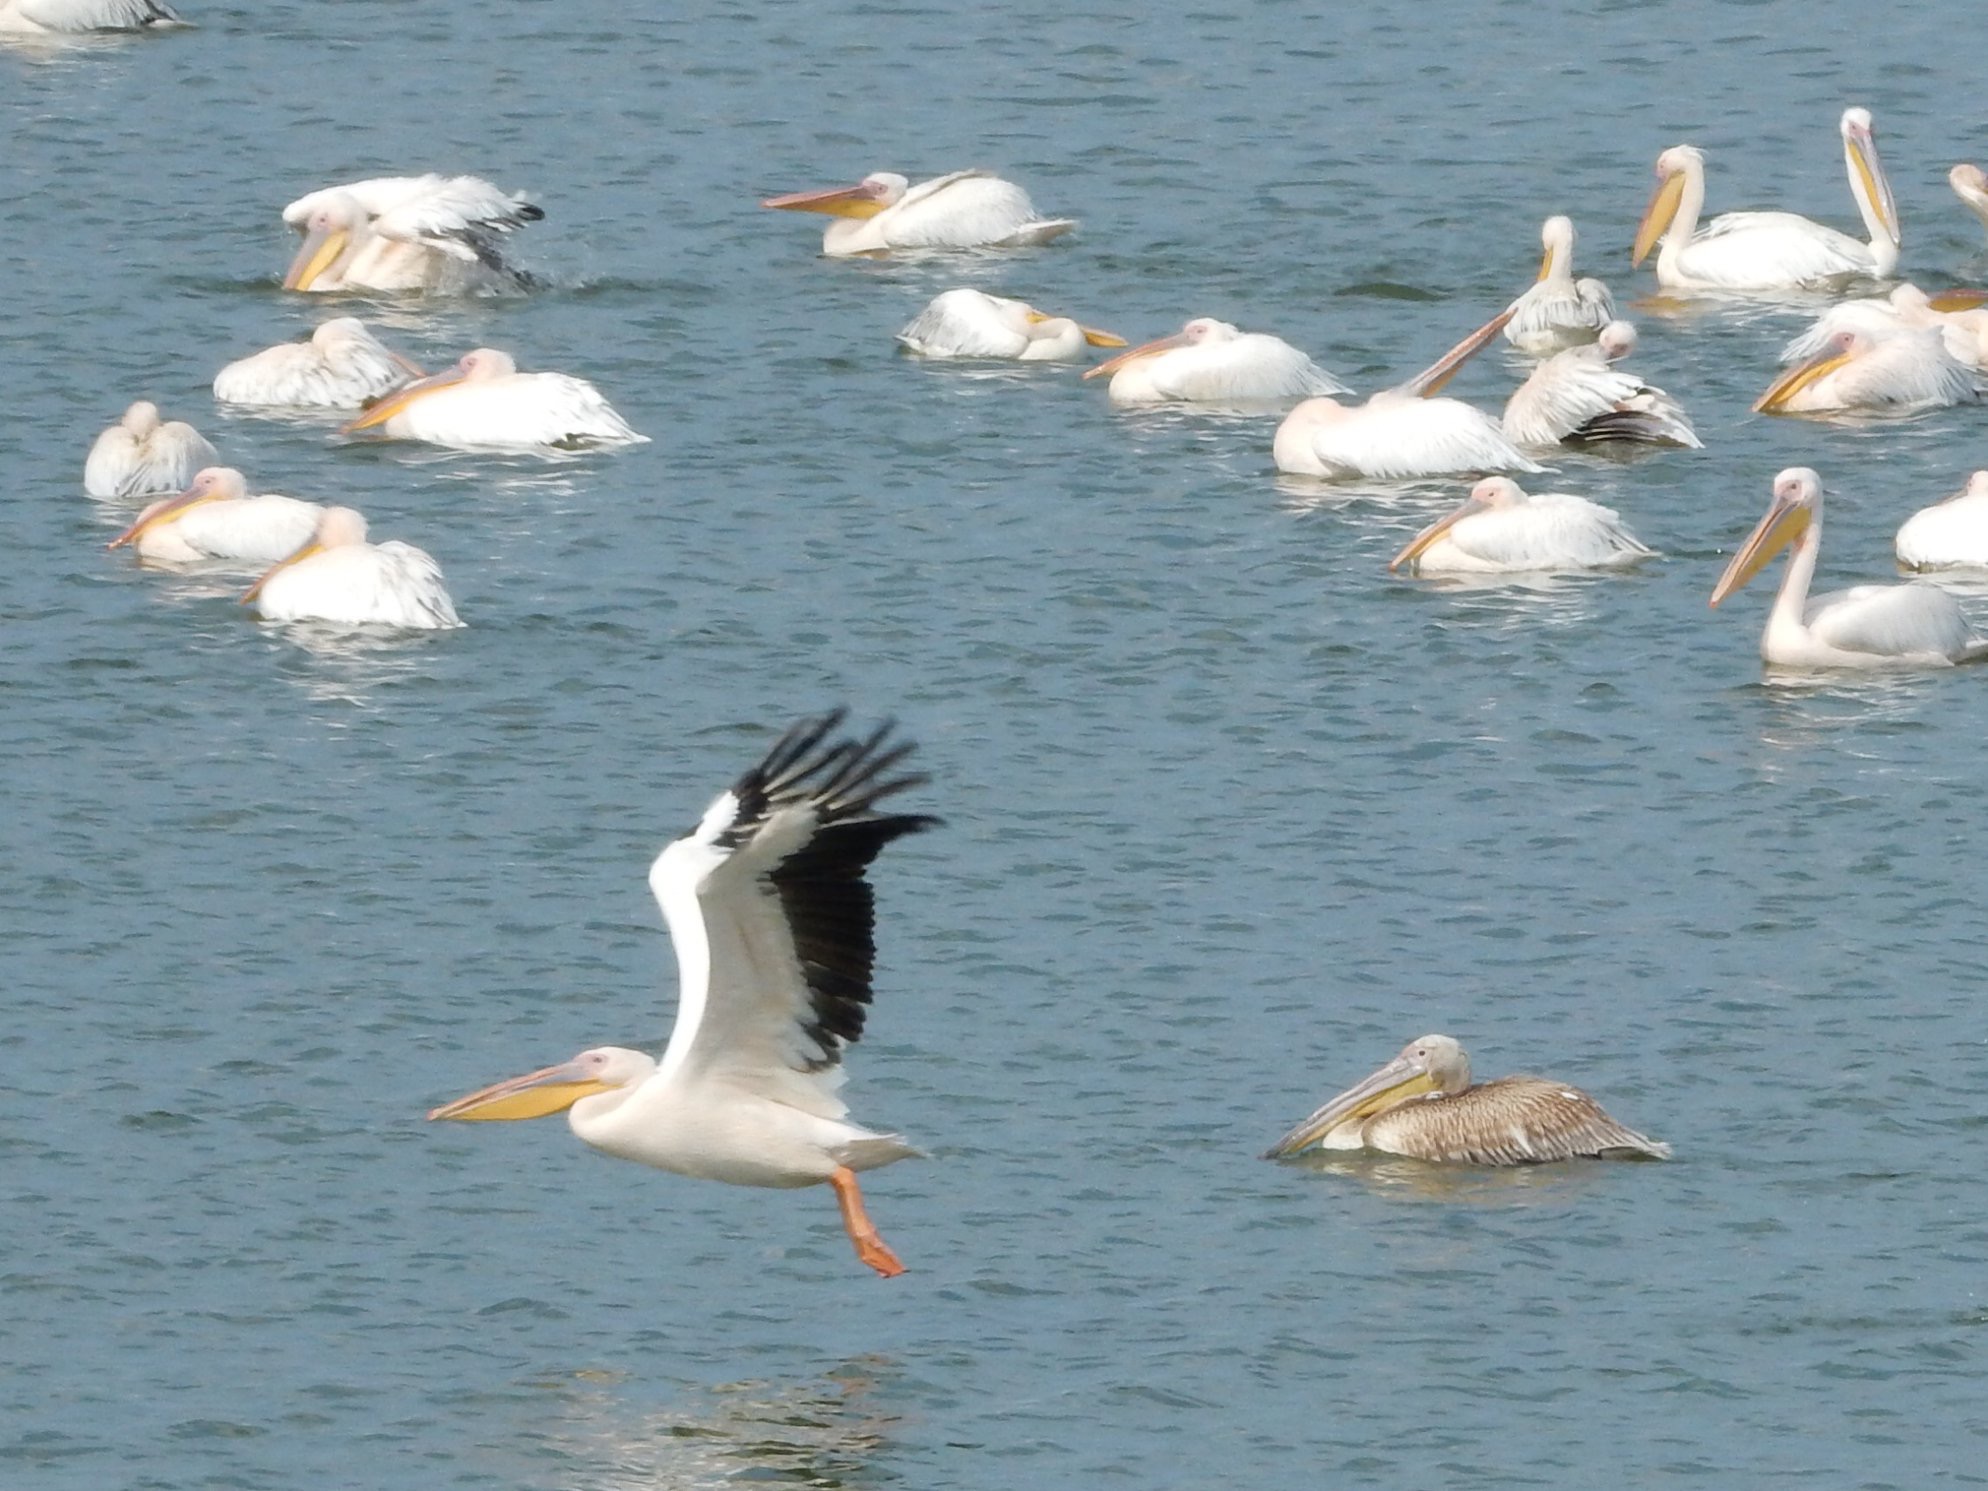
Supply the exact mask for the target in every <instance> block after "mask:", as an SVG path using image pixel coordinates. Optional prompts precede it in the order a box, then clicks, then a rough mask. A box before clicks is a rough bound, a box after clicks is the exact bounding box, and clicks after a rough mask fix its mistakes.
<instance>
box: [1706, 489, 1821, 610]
mask: <svg viewBox="0 0 1988 1491" xmlns="http://www.w3.org/2000/svg"><path fill="white" fill-rule="evenodd" d="M1821 506H1822V478H1821V477H1819V476H1817V475H1816V474H1815V472H1813V471H1811V470H1810V469H1809V468H1808V467H1806V466H1790V467H1789V468H1788V469H1787V470H1786V471H1783V472H1782V473H1781V474H1780V475H1779V476H1777V477H1775V478H1774V498H1773V501H1772V502H1770V503H1769V504H1768V507H1767V515H1766V516H1765V517H1763V518H1762V519H1761V520H1760V522H1759V523H1758V524H1756V525H1755V526H1754V530H1753V532H1752V533H1750V534H1748V535H1747V539H1746V542H1745V543H1743V544H1741V545H1740V547H1739V552H1738V553H1736V554H1734V555H1733V560H1732V563H1731V564H1728V565H1727V566H1726V572H1725V573H1724V574H1723V575H1721V576H1719V583H1718V584H1717V585H1716V586H1714V587H1713V590H1712V604H1713V605H1715V606H1716V605H1718V604H1719V602H1720V601H1722V600H1724V599H1725V598H1726V597H1727V596H1729V595H1731V594H1732V593H1733V592H1734V591H1735V590H1738V589H1739V588H1740V587H1741V586H1743V585H1745V584H1746V582H1747V581H1748V580H1751V579H1752V578H1753V577H1754V576H1755V575H1757V574H1759V573H1760V572H1761V571H1762V570H1763V569H1765V568H1766V567H1767V565H1768V562H1769V561H1770V560H1772V559H1773V558H1774V556H1775V555H1776V554H1779V553H1780V552H1781V551H1782V550H1783V549H1785V548H1787V547H1788V545H1789V544H1792V543H1794V542H1796V541H1797V540H1798V539H1800V538H1801V537H1802V536H1803V535H1804V534H1806V533H1808V532H1809V531H1810V530H1811V529H1812V528H1813V526H1814V525H1815V522H1816V520H1817V514H1818V511H1819V510H1820V508H1821Z"/></svg>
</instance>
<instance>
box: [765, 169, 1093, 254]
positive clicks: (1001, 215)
mask: <svg viewBox="0 0 1988 1491" xmlns="http://www.w3.org/2000/svg"><path fill="white" fill-rule="evenodd" d="M759 205H760V206H761V207H777V208H779V209H780V210H781V211H783V212H822V213H826V214H828V215H829V216H830V217H833V218H834V219H835V221H834V222H832V223H830V224H829V225H828V228H827V229H826V231H824V232H823V234H822V238H821V251H822V252H823V253H824V254H826V255H828V256H829V257H830V258H831V259H848V258H854V257H856V256H858V255H867V256H869V257H871V258H883V257H884V256H886V255H888V254H890V253H891V252H893V251H895V250H898V249H972V248H1027V247H1029V246H1031V245H1033V244H1038V243H1048V242H1049V241H1050V240H1051V239H1052V238H1060V237H1062V236H1063V235H1064V234H1065V233H1068V232H1069V231H1070V230H1071V229H1072V228H1074V227H1076V226H1077V222H1076V219H1075V218H1068V217H1044V216H1042V215H1041V214H1040V213H1038V212H1037V211H1036V210H1035V203H1033V202H1031V201H1030V200H1029V194H1028V193H1027V192H1025V191H1023V190H1022V189H1021V188H1020V187H1019V186H1017V185H1015V183H1014V182H1012V181H1004V180H1002V179H1001V178H1000V177H999V176H996V175H995V174H994V173H993V172H991V171H954V172H952V173H950V174H949V175H945V176H935V177H933V178H932V179H931V180H930V181H921V182H919V183H918V184H917V185H916V186H913V185H912V184H911V182H910V180H909V178H907V177H903V176H900V175H898V174H897V172H895V171H873V172H871V173H870V174H869V175H868V176H865V177H864V178H863V179H862V180H861V181H859V182H857V183H856V184H855V185H854V186H832V187H829V188H827V189H826V190H824V191H808V192H788V193H787V194H786V195H784V196H779V197H768V198H766V200H764V201H763V202H761V203H760V204H759Z"/></svg>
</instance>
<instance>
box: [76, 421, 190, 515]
mask: <svg viewBox="0 0 1988 1491" xmlns="http://www.w3.org/2000/svg"><path fill="white" fill-rule="evenodd" d="M218 458H219V456H218V452H216V451H215V449H214V447H213V446H212V445H210V444H209V443H208V442H207V439H206V437H204V436H203V435H202V434H201V433H200V432H199V431H198V430H196V429H194V427H193V426H192V425H190V424H186V423H184V422H183V421H181V420H177V419H174V420H167V421H164V422H163V423H162V422H161V421H160V419H159V406H158V405H157V404H153V403H149V402H147V401H146V400H144V399H140V400H139V401H138V402H137V403H135V404H133V405H132V406H131V407H130V408H128V409H126V410H125V411H124V414H123V416H122V417H121V418H119V420H118V422H117V423H116V424H114V425H112V426H111V427H110V428H109V429H107V430H105V431H104V432H103V433H102V434H101V435H99V436H97V438H96V442H95V444H93V445H91V447H90V454H89V458H88V459H87V460H86V461H84V463H83V490H84V491H85V492H87V493H89V494H90V496H92V497H118V498H130V497H155V496H158V495H160V494H162V493H171V492H179V491H183V490H185V488H186V486H187V484H188V483H189V482H191V481H192V480H193V474H194V473H195V472H196V471H198V470H199V469H200V468H201V467H202V466H205V465H208V464H210V463H211V462H213V461H215V460H217V459H218Z"/></svg>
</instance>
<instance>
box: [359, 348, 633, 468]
mask: <svg viewBox="0 0 1988 1491" xmlns="http://www.w3.org/2000/svg"><path fill="white" fill-rule="evenodd" d="M373 429H377V430H379V431H380V433H381V434H383V435H388V436H391V437H392V438H394V439H396V440H425V441H427V442H428V443H429V444H431V445H450V446H457V447H460V448H463V449H467V450H479V449H482V450H530V449H540V448H545V449H550V448H557V449H563V450H572V449H576V448H578V447H581V446H588V445H634V444H644V443H646V442H647V441H648V438H649V437H648V436H647V435H638V434H636V433H635V431H634V430H632V429H630V428H629V425H628V421H627V420H625V419H623V418H622V417H621V416H620V415H619V414H617V413H615V411H614V406H613V405H612V404H610V403H608V401H607V400H606V398H604V397H603V396H602V394H601V391H600V390H599V389H597V388H595V387H594V385H593V384H591V383H589V382H587V381H586V379H584V378H575V377H573V376H571V375H570V374H567V373H521V372H519V371H518V364H517V362H516V361H515V360H514V359H513V358H512V357H511V354H510V353H508V352H499V351H498V350H497V349H496V348H494V347H478V348H477V349H476V350H475V351H474V352H466V353H464V354H463V355H462V357H461V358H459V359H458V360H457V362H456V364H455V366H454V367H451V368H448V369H446V370H445V371H443V372H440V373H436V374H434V375H433V376H431V377H427V378H421V379H417V380H416V381H415V382H413V383H408V384H404V385H403V386H402V387H400V388H399V389H396V390H395V391H394V392H393V393H391V394H389V395H387V396H386V397H384V398H382V399H380V400H379V401H378V402H377V403H375V404H374V405H373V406H372V407H371V408H370V409H368V410H367V411H366V412H365V413H364V414H362V415H360V416H359V418H357V419H355V420H352V421H351V422H350V423H348V424H347V425H346V426H345V432H346V433H347V434H356V433H358V432H359V431H361V430H373Z"/></svg>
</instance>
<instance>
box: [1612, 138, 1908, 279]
mask: <svg viewBox="0 0 1988 1491" xmlns="http://www.w3.org/2000/svg"><path fill="white" fill-rule="evenodd" d="M1841 133H1842V136H1843V159H1844V163H1845V166H1846V167H1847V168H1848V170H1849V173H1850V194H1851V195H1852V196H1854V197H1855V198H1856V199H1857V211H1858V212H1859V213H1860V214H1861V215H1862V217H1863V219H1864V227H1865V230H1866V231H1867V232H1868V233H1869V234H1870V240H1869V242H1859V241H1858V240H1857V239H1855V238H1852V237H1850V236H1849V235H1848V234H1845V233H1839V232H1837V231H1836V230H1835V229H1834V228H1825V227H1823V226H1822V224H1820V223H1813V222H1810V221H1809V220H1808V219H1807V218H1805V217H1797V216H1795V214H1793V213H1792V212H1728V213H1725V214H1723V215H1722V216H1720V217H1716V218H1714V219H1712V221H1711V222H1709V223H1707V224H1706V225H1705V227H1704V228H1703V229H1702V230H1701V229H1699V227H1698V214H1699V212H1700V211H1702V210H1703V208H1704V206H1705V157H1704V155H1703V153H1702V152H1700V151H1699V150H1697V149H1696V148H1694V147H1693V146H1690V145H1673V146H1672V147H1671V148H1670V149H1668V150H1666V151H1665V152H1664V153H1663V154H1662V155H1660V156H1658V157H1657V189H1656V192H1655V194H1654V195H1652V196H1651V198H1650V205H1649V207H1648V208H1647V209H1645V211H1644V213H1643V221H1642V222H1641V223H1639V224H1638V225H1637V227H1636V245H1635V247H1634V248H1633V249H1632V250H1631V252H1630V260H1629V262H1630V263H1631V264H1632V265H1635V264H1641V263H1642V262H1643V260H1644V259H1645V258H1646V257H1647V256H1648V255H1649V252H1650V250H1651V248H1652V247H1653V246H1654V245H1655V244H1656V241H1657V239H1658V238H1659V237H1661V238H1662V239H1663V242H1664V246H1663V249H1662V251H1661V252H1660V253H1658V255H1657V283H1658V284H1659V285H1662V286H1663V287H1664V288H1665V289H1667V290H1787V289H1793V288H1797V287H1800V286H1805V285H1821V284H1826V283H1828V282H1829V281H1831V280H1836V279H1841V278H1844V277H1845V276H1848V275H1868V276H1870V277H1872V278H1875V279H1884V278H1886V277H1887V276H1889V275H1890V274H1891V272H1892V270H1894V269H1896V268H1897V267H1898V246H1899V244H1900V242H1901V239H1900V236H1899V225H1898V204H1897V203H1896V202H1894V201H1893V200H1892V196H1891V184H1890V183H1889V182H1887V181H1886V180H1885V175H1884V167H1883V166H1881V165H1880V164H1879V163H1878V147H1877V140H1876V138H1875V136H1873V134H1872V133H1871V116H1870V112H1869V111H1868V110H1866V109H1845V110H1844V111H1843V121H1842V125H1841Z"/></svg>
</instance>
